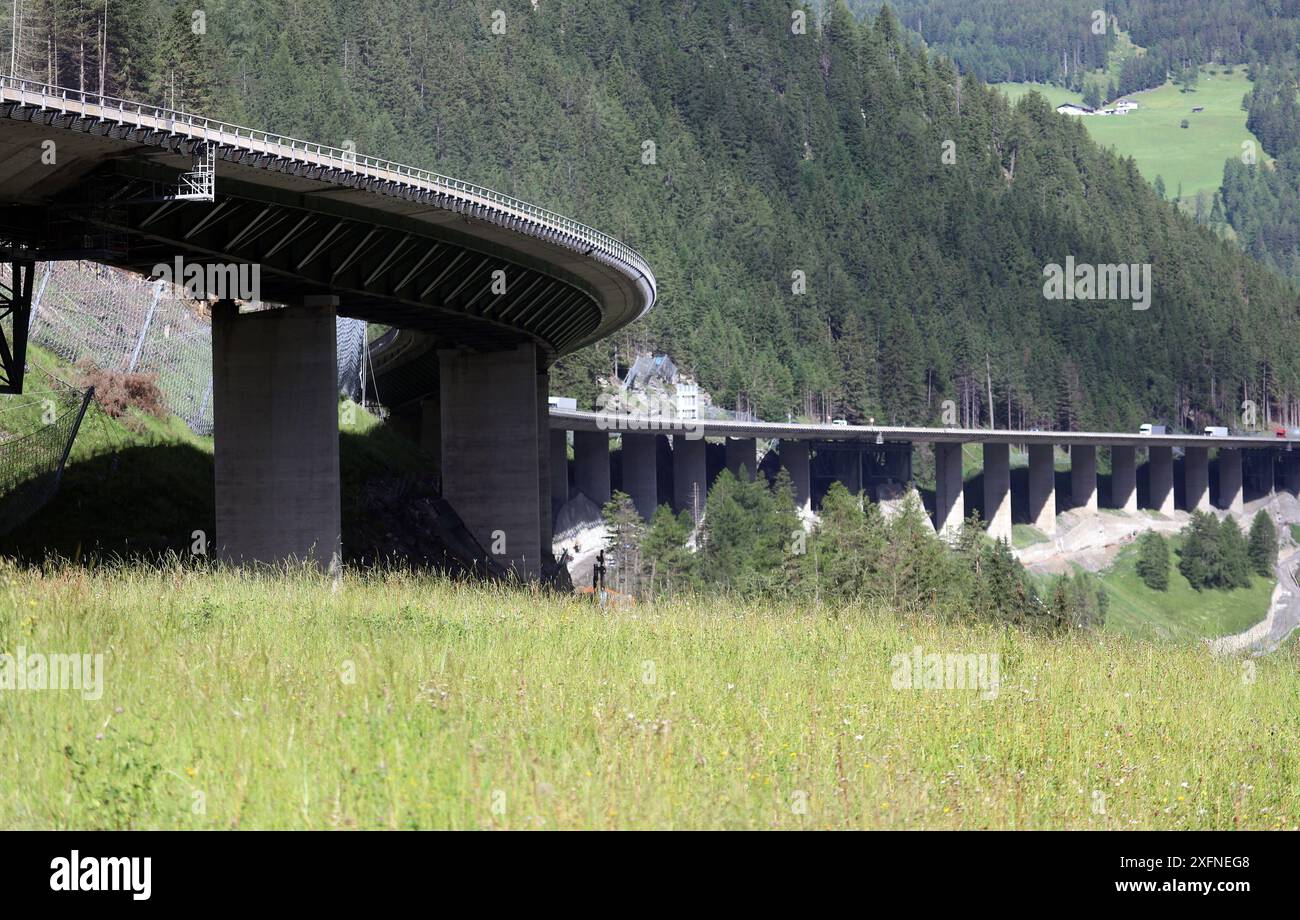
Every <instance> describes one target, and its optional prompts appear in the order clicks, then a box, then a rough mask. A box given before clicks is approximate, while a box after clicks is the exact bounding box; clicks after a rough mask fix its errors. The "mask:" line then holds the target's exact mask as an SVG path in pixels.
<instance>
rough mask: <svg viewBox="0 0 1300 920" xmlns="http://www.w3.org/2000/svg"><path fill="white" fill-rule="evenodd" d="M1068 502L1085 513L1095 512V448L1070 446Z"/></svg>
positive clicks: (1080, 445)
mask: <svg viewBox="0 0 1300 920" xmlns="http://www.w3.org/2000/svg"><path fill="white" fill-rule="evenodd" d="M1070 501H1071V503H1072V504H1073V505H1074V507H1076V508H1082V509H1084V510H1085V511H1096V510H1097V448H1096V447H1095V446H1093V445H1092V444H1071V445H1070Z"/></svg>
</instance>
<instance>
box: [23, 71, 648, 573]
mask: <svg viewBox="0 0 1300 920" xmlns="http://www.w3.org/2000/svg"><path fill="white" fill-rule="evenodd" d="M41 92H42V91H40V90H37V91H35V95H40V93H41ZM32 99H33V94H28V95H23V96H20V97H19V98H18V99H15V98H14V95H13V91H12V89H11V88H10V87H9V86H8V85H5V86H4V87H3V88H2V91H0V128H3V130H0V255H4V256H6V257H8V258H9V259H10V260H11V261H12V262H13V263H14V266H15V267H14V272H13V278H14V282H15V283H14V285H13V290H11V291H8V292H0V332H3V333H4V334H3V335H0V391H4V392H17V391H20V390H21V385H22V378H21V370H22V360H21V350H22V345H23V342H24V341H25V333H26V311H28V310H29V309H30V280H31V265H32V263H34V262H36V261H58V260H68V259H87V260H93V261H97V262H101V263H105V264H108V265H112V266H115V267H118V268H123V269H127V270H130V271H134V272H138V273H140V274H144V275H149V276H154V277H157V276H159V275H160V274H162V272H160V271H158V270H156V269H157V267H158V266H165V267H166V270H167V272H168V273H169V280H172V281H174V282H176V283H186V284H188V283H190V282H191V280H192V277H193V275H199V276H200V278H201V280H198V281H197V282H196V283H195V284H194V286H193V287H192V288H191V290H194V291H197V292H199V293H200V294H201V296H203V297H206V298H208V299H210V300H215V301H219V306H220V310H219V311H218V310H214V320H216V322H215V323H214V335H213V366H214V377H215V378H216V379H215V383H214V386H215V388H216V390H217V393H218V395H219V398H218V401H217V410H218V411H217V417H216V431H215V452H216V469H217V484H216V488H217V509H218V515H217V520H218V533H217V534H216V536H215V541H214V545H215V546H216V547H217V548H218V550H219V552H221V554H222V555H223V556H224V557H226V558H229V559H233V560H240V561H266V562H274V561H279V560H282V559H285V558H289V557H296V558H308V559H314V560H315V561H317V562H318V563H319V564H321V565H322V566H323V565H327V564H329V562H331V561H332V560H333V559H335V558H336V557H337V554H338V546H339V530H340V528H339V500H338V490H339V479H338V462H337V438H338V424H337V421H338V420H337V413H336V411H335V402H336V399H337V393H335V392H334V387H335V385H336V382H335V379H334V377H333V370H332V368H333V360H334V343H333V341H327V339H328V338H329V337H328V336H327V335H325V333H324V332H323V331H322V330H326V329H328V328H329V321H330V320H332V318H333V317H334V316H346V317H353V318H357V319H362V320H367V321H369V322H374V323H381V324H385V325H388V326H392V327H395V328H397V329H400V330H402V333H403V335H404V339H403V349H413V351H414V353H415V354H417V355H418V356H419V357H420V358H421V360H420V361H419V362H417V363H415V364H412V365H409V366H406V367H405V368H404V370H403V372H402V376H404V377H405V380H406V382H405V384H404V386H405V387H406V389H407V391H408V392H409V393H410V394H413V395H412V397H411V398H415V397H416V396H419V395H422V394H424V395H432V396H433V397H434V398H435V400H436V403H435V410H436V411H435V412H433V413H432V416H433V417H434V418H437V419H438V421H439V425H438V427H439V429H440V431H439V437H438V438H437V439H436V441H435V444H436V446H437V449H438V451H439V454H440V456H439V462H440V466H441V473H442V477H443V488H444V494H445V495H447V496H448V497H449V498H451V499H452V501H453V504H456V499H457V497H458V498H459V501H460V503H461V505H463V506H464V507H459V508H458V510H459V511H460V512H461V515H462V517H463V518H464V519H465V521H466V522H467V524H468V525H469V526H470V529H471V532H472V533H473V534H474V536H475V537H477V538H478V540H479V542H480V543H481V544H482V545H483V546H484V547H485V548H489V549H490V551H492V552H493V554H494V555H496V556H498V557H500V561H501V562H503V564H504V565H505V566H506V567H507V568H511V567H513V568H514V569H515V570H516V571H517V572H518V573H519V574H521V575H525V576H536V575H537V574H538V573H539V572H540V571H541V570H542V568H543V566H544V564H545V563H546V562H547V560H548V558H549V549H550V546H549V544H550V509H549V503H550V496H549V488H548V478H547V477H548V454H549V447H550V443H551V438H550V434H549V431H548V427H547V419H546V415H545V412H546V400H545V397H546V389H545V386H546V380H547V368H548V367H549V366H550V364H551V363H552V362H553V361H554V360H555V359H556V358H557V357H558V356H559V355H562V354H565V353H567V352H569V351H572V350H574V349H576V348H579V347H581V346H583V345H585V344H587V343H589V342H592V341H595V340H597V339H599V338H601V337H603V336H605V335H607V334H609V332H611V331H613V330H614V329H617V328H619V327H620V326H622V325H624V324H626V323H627V322H630V321H631V320H633V319H635V318H636V317H637V316H639V315H641V313H643V312H644V311H645V310H646V309H648V307H649V305H650V304H651V303H653V299H654V280H653V277H652V276H651V275H649V273H648V268H646V267H645V265H644V263H643V262H642V261H641V260H640V258H639V256H636V254H635V253H631V251H630V250H628V249H627V248H626V247H623V246H622V245H621V244H619V243H617V242H616V241H613V240H609V239H608V238H606V237H603V236H602V235H600V234H596V233H595V232H594V231H590V230H588V229H587V228H583V227H581V226H580V225H577V224H575V223H574V222H572V221H568V220H567V219H564V218H559V217H558V216H557V215H551V214H549V213H548V212H543V211H541V210H540V209H535V208H532V207H531V206H528V205H525V204H523V203H522V202H516V201H513V200H512V199H507V198H506V197H505V196H500V195H498V194H496V193H494V192H490V191H489V190H485V189H481V188H477V187H473V186H468V185H466V184H464V183H459V182H457V181H455V180H446V179H443V178H442V177H430V175H431V174H424V173H419V171H409V172H408V171H406V168H405V167H398V166H397V165H396V164H384V163H380V162H378V161H368V162H366V163H363V164H362V165H361V166H359V167H358V166H357V164H356V163H355V160H353V161H349V160H348V159H346V158H342V159H341V158H340V156H339V153H340V152H338V151H333V152H330V151H327V150H325V149H324V148H321V147H318V146H315V145H303V144H301V142H293V143H294V144H296V146H291V145H290V142H288V141H286V140H284V139H272V138H270V137H269V136H267V135H257V134H256V133H255V132H248V131H247V130H246V129H243V130H242V132H241V130H240V129H234V128H232V127H230V126H217V127H216V128H215V129H214V128H212V127H211V125H210V124H209V123H207V122H204V123H203V125H202V126H201V130H202V131H203V132H209V131H211V130H215V131H216V132H217V134H218V135H219V136H220V141H219V142H213V141H208V142H207V143H209V144H211V146H204V142H203V141H200V140H198V139H196V138H195V137H194V136H193V134H192V132H193V129H194V126H193V124H192V123H189V122H184V123H182V119H181V118H180V117H179V116H176V115H175V113H171V114H168V113H159V112H156V111H151V112H132V111H127V112H126V114H125V115H123V114H122V113H121V112H114V111H113V110H112V109H103V108H101V107H100V104H98V103H96V101H95V100H85V101H81V102H71V101H70V100H69V97H67V96H66V95H64V96H63V97H60V98H53V99H51V97H49V96H48V94H47V95H44V96H41V97H40V99H39V100H38V101H36V102H33V101H31V100H32ZM90 112H94V113H95V117H88V113H90ZM187 132H191V133H189V134H187ZM212 136H213V135H212V134H209V133H204V134H203V137H205V138H209V137H212ZM51 144H53V146H50V145H51ZM209 153H210V154H211V156H212V157H213V158H214V159H215V164H216V165H215V173H216V180H215V187H214V191H215V194H214V200H210V201H204V200H182V199H178V198H177V197H176V191H177V189H178V188H179V187H180V179H181V176H182V175H183V174H185V173H186V172H187V171H188V170H189V169H190V168H191V167H192V165H193V163H194V161H195V159H196V157H198V156H199V155H200V154H202V155H204V156H207V155H208V154H209ZM47 154H52V156H47ZM253 267H255V268H256V274H254V273H253V272H252V271H251V269H252V268H253ZM241 268H242V269H243V271H242V272H241ZM178 272H179V274H178ZM232 298H233V299H237V300H241V301H248V300H256V301H260V302H262V303H264V304H268V305H274V304H279V305H284V307H285V309H283V310H275V311H264V310H260V309H254V310H251V311H250V310H249V309H247V308H244V309H243V311H242V312H241V310H240V308H237V307H236V306H235V304H234V303H233V302H231V299H232ZM218 312H219V313H220V317H219V318H218V317H217V316H216V313H218ZM6 324H7V325H6ZM15 350H17V352H18V354H14V352H15ZM407 357H410V355H407ZM438 403H440V405H438ZM331 496H332V497H331ZM453 496H455V497H453Z"/></svg>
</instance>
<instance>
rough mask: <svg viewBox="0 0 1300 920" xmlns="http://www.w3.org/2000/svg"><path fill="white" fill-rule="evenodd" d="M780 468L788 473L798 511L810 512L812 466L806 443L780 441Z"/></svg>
mask: <svg viewBox="0 0 1300 920" xmlns="http://www.w3.org/2000/svg"><path fill="white" fill-rule="evenodd" d="M779 449H780V451H781V466H782V467H784V468H785V469H787V470H789V471H790V481H791V482H792V483H793V484H794V504H795V507H796V508H798V509H799V510H800V511H812V464H811V460H810V459H809V448H808V442H807V441H782V442H781V445H780V448H779Z"/></svg>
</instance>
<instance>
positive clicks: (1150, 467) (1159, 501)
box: [1147, 447, 1174, 514]
mask: <svg viewBox="0 0 1300 920" xmlns="http://www.w3.org/2000/svg"><path fill="white" fill-rule="evenodd" d="M1147 475H1148V483H1149V485H1150V493H1151V494H1150V501H1149V502H1148V504H1149V505H1150V507H1151V508H1152V509H1153V510H1155V511H1158V512H1160V513H1161V514H1173V513H1174V449H1173V448H1172V447H1150V448H1147Z"/></svg>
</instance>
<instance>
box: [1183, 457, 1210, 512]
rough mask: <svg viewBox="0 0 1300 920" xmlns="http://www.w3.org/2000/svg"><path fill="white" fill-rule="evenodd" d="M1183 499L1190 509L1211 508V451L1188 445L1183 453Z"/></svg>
mask: <svg viewBox="0 0 1300 920" xmlns="http://www.w3.org/2000/svg"><path fill="white" fill-rule="evenodd" d="M1183 500H1184V502H1186V505H1187V510H1188V511H1209V510H1210V451H1209V448H1207V447H1188V448H1186V450H1185V451H1184V453H1183Z"/></svg>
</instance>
